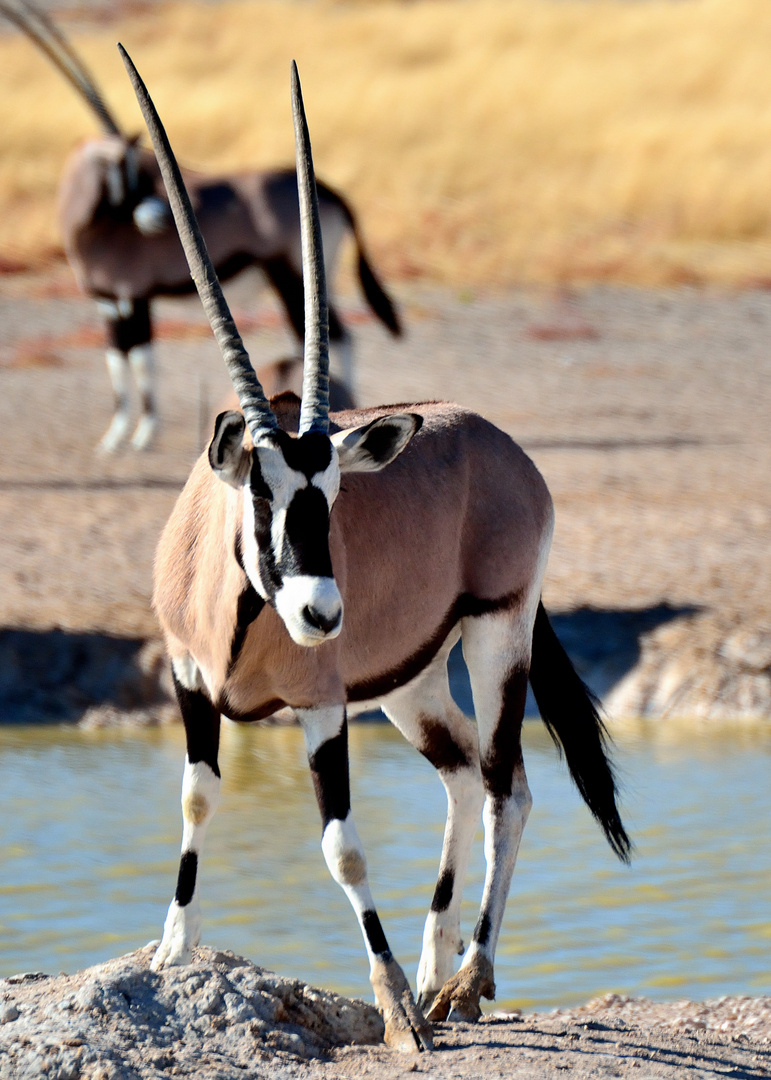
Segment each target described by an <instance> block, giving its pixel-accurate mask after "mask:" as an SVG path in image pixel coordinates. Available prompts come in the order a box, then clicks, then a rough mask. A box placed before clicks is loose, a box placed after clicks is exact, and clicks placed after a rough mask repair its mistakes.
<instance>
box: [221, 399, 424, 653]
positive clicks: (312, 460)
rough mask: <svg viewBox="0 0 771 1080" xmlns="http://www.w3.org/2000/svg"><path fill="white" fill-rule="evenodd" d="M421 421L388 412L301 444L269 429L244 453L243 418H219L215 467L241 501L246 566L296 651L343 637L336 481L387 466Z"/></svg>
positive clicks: (231, 415)
mask: <svg viewBox="0 0 771 1080" xmlns="http://www.w3.org/2000/svg"><path fill="white" fill-rule="evenodd" d="M422 422H423V421H422V418H421V417H420V416H418V415H416V414H415V413H392V414H387V415H385V416H381V417H377V418H376V419H375V420H371V421H370V422H369V423H368V424H364V425H363V426H362V427H359V428H349V429H347V430H346V431H338V432H337V433H336V434H335V435H333V436H332V438H330V437H329V436H328V435H324V434H322V433H321V432H318V431H313V432H306V433H305V434H303V435H300V436H299V437H297V438H295V437H294V436H292V435H289V434H288V433H287V432H285V431H281V430H275V429H273V430H270V431H267V432H261V433H258V435H257V443H256V446H255V447H254V449H252V450H247V449H246V448H245V447H244V446H243V443H242V439H243V434H244V426H245V425H244V417H243V415H242V414H241V413H236V412H228V413H221V414H220V416H218V417H217V422H216V425H215V430H214V438H213V439H212V441H211V444H210V446H209V464H210V465H211V467H212V469H213V470H214V472H215V474H216V475H217V476H219V478H220V479H221V480H223V481H224V482H225V483H227V484H230V485H231V487H234V488H236V489H237V490H238V491H239V492H241V493H242V498H243V518H242V535H241V546H240V558H241V561H242V565H243V568H244V570H245V572H246V574H247V576H248V577H249V580H250V581H251V583H252V585H253V586H254V588H255V590H256V591H257V593H258V594H259V595H260V596H261V597H262V598H263V600H266V601H267V602H268V603H269V604H272V605H273V607H274V608H275V609H276V611H277V612H278V614H279V615H280V616H281V618H282V620H283V622H284V625H285V626H286V628H287V630H288V631H289V634H290V635H291V637H292V640H293V641H296V642H297V644H298V645H305V646H313V645H320V644H321V643H322V642H324V641H329V640H331V639H332V638H335V637H337V635H338V634H339V633H340V630H341V629H342V624H343V602H342V599H341V597H340V591H339V589H338V587H337V583H336V582H335V579H334V574H333V572H332V559H331V557H330V553H329V515H330V511H331V510H332V505H333V503H334V501H335V499H336V498H337V494H338V492H339V490H340V474H341V473H345V472H377V471H378V470H380V469H382V468H384V467H385V466H386V465H388V464H389V463H390V462H391V461H393V460H394V458H395V457H398V455H399V454H400V453H401V452H402V450H403V449H404V448H405V446H407V444H408V443H409V441H410V439H411V438H412V436H413V435H414V434H415V432H416V431H417V430H418V429H419V428H420V426H421V424H422Z"/></svg>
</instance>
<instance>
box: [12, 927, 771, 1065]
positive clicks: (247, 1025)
mask: <svg viewBox="0 0 771 1080" xmlns="http://www.w3.org/2000/svg"><path fill="white" fill-rule="evenodd" d="M152 951H153V950H152V947H147V948H145V949H140V950H138V951H137V952H135V953H130V954H129V955H128V956H124V957H120V958H118V959H116V960H110V961H108V962H107V963H106V964H100V965H97V966H96V967H93V968H89V969H88V970H86V971H83V972H79V973H78V974H77V975H66V976H58V977H51V976H46V975H44V974H42V973H40V972H37V973H35V972H31V973H27V974H26V975H21V976H12V977H11V978H10V979H4V980H0V1078H2V1080H33V1078H34V1080H37V1078H38V1077H51V1078H56V1080H140V1078H141V1080H151V1078H152V1080H156V1078H161V1077H173V1076H179V1077H196V1078H197V1080H236V1078H240V1077H252V1078H254V1077H270V1078H271V1080H287V1078H289V1077H298V1078H301V1080H344V1078H348V1077H351V1078H353V1077H369V1078H370V1080H397V1078H399V1077H403V1076H404V1075H405V1074H407V1073H420V1074H423V1075H426V1076H433V1077H436V1078H437V1080H445V1078H447V1080H450V1078H453V1080H454V1078H457V1080H475V1078H477V1077H479V1078H484V1080H497V1078H499V1077H515V1078H519V1077H521V1078H522V1080H526V1078H528V1080H547V1078H553V1077H555V1076H556V1075H557V1074H558V1073H563V1072H569V1073H570V1075H571V1076H572V1077H574V1078H575V1080H589V1078H595V1077H596V1078H599V1077H626V1076H630V1077H634V1078H635V1080H646V1078H648V1077H662V1078H672V1080H674V1078H678V1080H679V1078H681V1077H683V1076H688V1077H693V1078H694V1080H697V1078H698V1080H706V1078H708V1077H709V1078H712V1077H714V1078H717V1077H727V1076H730V1077H735V1078H737V1080H749V1078H750V1077H763V1076H767V1075H768V1073H769V1071H770V1070H771V998H755V999H751V998H721V999H719V1000H718V1001H710V1002H704V1003H694V1002H690V1001H681V1002H676V1003H673V1004H669V1005H660V1004H658V1005H655V1004H653V1003H652V1002H650V1001H646V1000H645V999H637V1000H632V999H629V998H624V997H619V996H617V995H613V994H611V995H608V996H607V997H604V998H600V999H598V1000H596V1001H591V1002H589V1003H588V1004H587V1005H585V1006H583V1007H581V1008H578V1009H570V1010H557V1011H556V1012H553V1013H548V1014H544V1013H541V1014H537V1013H535V1014H524V1015H523V1014H519V1013H508V1014H496V1015H492V1016H487V1017H485V1018H484V1020H483V1021H482V1022H481V1023H479V1024H476V1025H473V1024H438V1025H437V1026H436V1028H435V1050H434V1052H433V1053H431V1054H421V1055H417V1054H415V1055H404V1054H401V1053H398V1052H395V1051H390V1050H388V1049H386V1048H385V1047H384V1046H382V1044H380V1045H370V1044H373V1043H378V1041H379V1039H380V1038H381V1037H382V1022H381V1020H380V1017H379V1016H378V1014H377V1013H376V1011H375V1010H374V1009H373V1007H372V1006H371V1005H367V1004H366V1003H364V1002H361V1001H350V1000H348V999H346V998H343V997H340V996H339V995H335V994H330V993H329V992H327V991H323V990H317V989H314V988H313V987H309V986H307V985H306V984H304V983H301V982H298V981H297V980H292V979H285V978H282V977H281V976H277V975H273V974H272V973H270V972H266V971H264V969H262V968H258V967H256V966H255V965H254V964H252V963H251V962H250V961H248V960H244V959H242V958H240V957H237V956H234V955H233V954H232V953H221V952H216V951H215V950H213V949H198V950H196V956H195V961H194V963H193V964H191V965H189V966H187V967H182V968H172V969H171V970H170V971H164V972H162V973H159V974H153V973H152V972H151V971H150V970H149V967H148V965H149V961H150V957H151V955H152Z"/></svg>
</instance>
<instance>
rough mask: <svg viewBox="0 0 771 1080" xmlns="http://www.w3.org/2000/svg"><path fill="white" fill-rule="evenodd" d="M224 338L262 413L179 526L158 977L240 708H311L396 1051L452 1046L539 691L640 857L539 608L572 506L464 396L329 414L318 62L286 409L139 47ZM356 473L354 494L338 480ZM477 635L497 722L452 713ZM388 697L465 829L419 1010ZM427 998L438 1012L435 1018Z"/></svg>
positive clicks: (188, 940) (597, 730)
mask: <svg viewBox="0 0 771 1080" xmlns="http://www.w3.org/2000/svg"><path fill="white" fill-rule="evenodd" d="M124 60H125V61H126V66H127V68H128V70H129V72H130V75H131V78H132V82H133V84H134V88H135V90H136V93H137V97H138V98H139V100H140V104H141V107H142V111H143V113H144V115H145V119H146V121H147V124H148V127H149V129H150V132H151V135H152V139H153V144H154V146H155V149H156V153H157V155H158V160H159V161H160V163H161V169H162V171H163V175H164V180H165V182H166V184H167V187H168V190H169V196H170V201H171V205H172V207H173V211H174V216H175V219H176V221H177V226H178V228H179V230H180V235H181V237H182V240H183V243H184V246H185V250H186V252H187V254H188V259H189V260H190V268H191V273H192V276H193V279H194V280H195V282H196V285H197V286H198V289H199V292H200V295H201V299H202V301H203V304H204V307H205V308H206V311H207V313H208V315H209V318H210V321H211V325H212V329H213V331H214V334H215V336H216V337H217V340H218V342H219V344H220V347H221V349H222V353H223V356H224V359H225V362H226V364H227V366H228V369H229V371H230V373H231V377H232V379H233V383H234V386H235V389H236V391H237V393H238V395H239V400H240V402H241V406H242V410H243V412H228V413H223V414H221V415H220V416H219V417H218V418H217V421H216V424H215V429H214V436H213V438H212V441H211V444H210V446H209V449H208V453H206V454H204V455H202V457H201V458H200V460H199V461H198V463H197V464H196V465H195V466H194V468H193V471H192V473H191V475H190V478H189V480H188V481H187V484H186V485H185V488H184V490H183V491H182V494H181V495H180V497H179V500H178V502H177V504H176V506H175V508H174V510H173V512H172V515H171V518H170V519H169V522H168V524H167V525H166V528H165V530H164V532H163V535H162V537H161V541H160V545H159V548H158V556H157V561H156V579H155V596H154V603H155V608H156V611H157V613H158V617H159V619H160V622H161V625H162V627H163V631H164V634H165V638H166V642H167V645H168V650H169V653H170V656H171V662H172V667H173V672H174V681H175V685H176V690H177V695H178V699H179V705H180V709H181V712H182V717H183V720H184V724H185V731H186V735H187V759H186V763H185V773H184V780H183V786H182V812H183V819H184V830H183V839H182V857H181V862H180V868H179V878H178V881H177V890H176V894H175V896H174V899H173V900H172V902H171V906H170V908H169V912H168V916H167V918H166V923H165V926H164V931H163V940H162V942H161V944H160V946H159V948H158V951H157V953H156V954H155V957H154V960H153V963H154V965H155V967H156V968H161V967H163V966H164V965H167V964H184V963H187V962H189V960H190V955H191V949H192V947H193V946H194V945H195V944H196V943H197V942H198V940H199V934H200V925H201V917H200V909H199V901H198V863H199V859H200V856H201V850H202V845H203V841H204V834H205V832H206V828H207V826H208V824H209V822H210V820H211V817H212V815H213V813H214V811H215V808H216V806H217V801H218V798H219V788H220V770H219V766H218V763H217V750H218V740H219V730H220V718H221V716H222V715H226V716H228V717H230V718H231V719H233V720H259V719H261V718H263V717H265V716H267V715H268V714H269V713H271V712H273V711H274V710H275V709H276V708H277V707H279V706H282V705H290V706H292V707H293V708H294V709H295V711H296V713H297V716H298V718H299V721H300V724H301V725H302V730H303V733H304V737H305V743H306V747H307V752H308V758H309V762H310V769H311V775H312V777H313V783H314V787H315V791H316V796H317V799H318V804H319V809H320V811H321V819H322V826H323V831H322V840H321V847H322V850H323V853H324V856H325V858H326V861H327V865H328V867H329V870H330V873H331V874H332V876H333V878H334V879H335V880H336V881H337V882H339V884H340V885H341V886H342V887H343V889H344V890H345V892H346V894H347V895H348V898H349V899H350V902H351V904H352V905H353V908H354V910H355V912H356V915H357V917H358V919H359V923H360V925H361V930H362V933H363V935H364V942H365V945H366V949H367V953H368V956H369V961H370V966H371V967H370V979H371V982H372V986H373V988H374V991H375V997H376V999H377V1002H378V1004H379V1006H380V1008H381V1009H382V1011H383V1014H384V1018H385V1022H386V1041H387V1042H388V1043H389V1044H390V1045H394V1046H398V1047H400V1048H403V1049H415V1048H418V1049H421V1048H430V1046H431V1028H430V1024H429V1021H431V1020H433V1019H439V1020H441V1019H445V1018H447V1017H450V1018H456V1019H463V1020H473V1019H476V1018H478V1017H479V1015H480V1005H479V1003H480V998H482V997H487V998H492V997H493V996H494V993H495V982H494V975H493V961H494V957H495V948H496V943H497V941H498V934H499V931H500V927H501V920H502V918H503V913H504V907H505V904H506V898H507V895H508V891H509V885H510V882H511V876H512V872H513V870H514V862H515V859H516V856H517V850H518V848H519V843H520V838H521V836H522V830H523V827H524V825H525V822H526V820H527V817H528V813H529V811H530V805H531V798H530V792H529V789H528V785H527V779H526V777H525V768H524V764H523V761H522V749H521V742H520V732H521V726H522V720H523V714H524V708H525V691H526V687H527V682H528V677H529V679H530V682H531V685H532V687H533V690H534V692H535V696H536V700H537V702H538V705H539V708H540V710H541V715H542V716H543V718H544V720H545V722H546V724H547V726H548V728H549V730H550V732H551V733H552V735H553V737H554V738H555V740H556V741H558V745H559V743H561V744H562V746H563V747H564V750H565V753H566V756H567V761H568V765H569V767H570V771H571V774H572V776H573V779H574V780H575V782H576V784H577V785H578V788H579V790H580V792H581V794H582V795H583V797H584V799H585V801H586V803H587V804H588V806H589V808H590V810H591V811H592V813H593V814H594V815H595V817H596V818H597V820H598V821H599V823H600V825H601V826H602V828H603V829H604V831H605V834H606V836H607V838H608V840H609V842H610V844H611V847H612V848H613V849H614V851H615V852H616V854H618V855H619V856H620V857H621V858H622V859H627V858H628V853H629V846H630V845H629V839H628V837H627V835H626V832H625V831H624V827H623V825H622V823H621V820H620V818H619V814H618V810H617V808H616V800H615V784H614V778H613V774H612V771H611V768H610V765H609V763H608V760H607V757H606V754H605V750H604V747H603V737H604V731H603V727H602V724H601V722H600V719H599V717H598V714H597V711H596V709H595V707H594V705H593V703H592V701H591V699H590V697H589V695H588V693H587V691H586V689H585V687H584V686H583V684H582V683H581V681H580V680H579V678H578V677H577V675H576V673H575V671H574V670H573V668H572V666H571V663H570V661H569V659H568V657H567V656H566V654H565V652H564V651H563V649H562V648H561V646H560V644H559V642H558V640H557V638H556V637H555V635H554V632H553V630H552V628H551V626H550V624H549V620H548V618H547V615H546V612H545V611H544V608H543V605H542V603H541V600H540V595H541V584H542V579H543V574H544V569H545V566H546V559H547V555H548V551H549V544H550V540H551V533H552V502H551V498H550V497H549V492H548V491H547V489H546V485H545V483H544V481H543V480H542V478H541V476H540V474H539V473H538V471H537V469H536V467H535V466H534V465H533V463H532V462H531V461H530V459H529V458H528V457H527V456H526V455H525V454H524V453H523V451H522V450H521V449H520V448H519V447H518V446H516V445H515V444H514V443H513V442H512V440H511V439H510V438H509V437H508V435H505V434H504V433H503V432H502V431H499V430H498V429H497V428H496V427H494V426H493V425H492V424H490V423H488V422H487V421H486V420H483V419H482V417H481V416H477V415H476V414H474V413H472V412H469V411H467V410H466V409H463V408H461V407H460V406H458V405H451V404H444V403H437V402H429V403H422V404H415V405H409V406H403V405H393V406H385V407H383V408H376V409H364V410H360V411H356V412H354V411H351V412H343V413H337V414H335V415H333V416H330V415H329V409H328V403H327V369H328V342H327V331H326V303H325V295H326V294H325V285H324V265H323V259H322V256H321V251H320V243H321V236H320V229H319V223H318V215H317V207H316V204H315V200H314V187H313V172H312V162H311V155H310V143H309V140H308V134H307V127H306V122H305V114H304V111H303V107H302V101H301V98H300V88H299V82H298V80H297V72H296V68H295V66H294V65H292V101H293V111H294V117H295V131H296V143H297V168H298V175H299V177H300V193H301V207H302V221H303V264H304V277H305V282H306V293H305V299H306V305H307V307H306V324H307V326H308V334H307V337H306V341H305V372H304V383H303V395H302V402H300V401H298V400H297V398H295V397H294V396H293V395H287V396H283V397H279V398H276V399H274V400H273V401H272V402H270V403H269V402H268V401H267V400H266V399H265V397H264V395H263V393H262V390H261V387H260V385H259V383H258V382H257V379H256V376H255V373H254V369H253V368H252V366H251V363H250V361H249V358H248V356H247V355H246V352H245V350H244V348H243V345H242V343H241V340H240V338H239V336H238V333H237V331H236V328H235V325H234V324H233V321H232V319H231V317H230V313H229V311H228V309H227V307H226V304H225V301H224V297H223V295H222V293H221V290H220V289H219V287H218V285H217V280H216V276H215V274H214V271H213V268H212V266H211V262H210V261H209V259H208V256H207V254H206V249H205V247H204V245H203V242H202V240H201V236H200V231H199V230H198V228H197V225H196V221H195V217H194V215H193V213H192V209H191V207H190V203H189V201H188V199H187V197H186V193H185V190H184V186H183V184H182V180H181V177H180V174H179V170H178V169H177V167H176V163H175V161H174V158H173V156H172V153H171V149H170V147H169V144H168V140H167V138H166V134H165V132H164V130H163V127H162V125H161V123H160V121H159V119H158V117H157V114H156V112H155V109H154V107H153V105H152V102H151V101H150V99H149V97H148V95H147V91H146V89H145V87H144V84H143V83H142V81H141V79H140V78H139V76H138V75H137V73H136V70H135V69H134V67H133V65H132V64H131V61H130V60H129V59H128V58H127V57H126V56H125V53H124ZM341 478H342V483H341ZM460 637H462V640H463V652H464V656H465V659H466V663H467V665H468V669H469V673H470V676H471V685H472V689H473V695H474V706H475V711H476V721H477V722H476V726H475V725H474V724H473V723H472V722H471V721H470V720H468V719H467V718H466V717H465V716H464V715H463V714H462V712H461V711H460V709H459V708H458V707H457V706H456V705H455V704H454V703H453V700H452V697H451V695H450V689H449V684H448V676H447V658H448V654H449V652H450V649H451V648H452V646H453V645H454V644H455V642H456V641H457V640H458V638H460ZM365 700H366V701H369V700H373V701H377V702H379V703H380V705H381V706H382V708H383V710H384V711H385V713H386V715H387V716H388V717H389V719H390V720H391V721H392V722H393V723H394V724H395V725H396V727H397V728H398V729H399V730H400V731H401V732H402V733H403V734H404V736H405V737H406V738H407V739H408V740H409V741H410V742H411V743H412V744H413V746H415V747H416V748H417V749H418V750H419V751H420V752H421V753H422V754H424V755H425V757H426V758H428V760H429V761H430V762H431V763H432V764H433V765H434V766H435V767H436V769H437V770H438V772H439V776H440V778H441V780H442V782H443V784H444V786H445V788H446V791H447V803H448V817H447V826H446V831H445V835H444V844H443V849H442V855H441V862H440V867H439V878H438V881H437V885H436V890H435V892H434V897H433V901H432V904H431V910H430V912H429V915H428V919H427V922H426V926H425V932H424V938H423V951H422V956H421V959H420V967H419V971H418V984H417V988H418V994H419V997H418V1002H417V1004H416V1003H415V1001H414V1000H413V997H412V994H411V992H410V989H409V985H408V983H407V980H406V978H405V976H404V974H403V972H402V970H401V968H400V967H399V966H398V964H397V962H396V960H395V959H394V958H393V956H392V954H391V950H390V949H389V947H388V942H387V939H386V936H385V933H384V931H383V928H382V926H381V923H380V920H379V918H378V915H377V911H376V908H375V902H374V900H373V898H372V894H371V892H370V889H369V885H368V883H367V864H366V860H365V856H364V852H363V850H362V846H361V843H360V842H359V838H358V836H357V833H356V828H355V826H354V822H353V817H352V813H351V804H350V794H349V776H348V748H347V727H346V704H347V702H358V701H365ZM480 813H482V814H483V820H484V828H485V855H486V860H487V871H486V877H485V885H484V895H483V899H482V906H481V911H480V913H479V919H478V921H477V924H476V927H475V929H474V931H473V934H472V938H471V943H470V945H469V947H468V948H467V949H466V951H465V954H464V955H463V961H462V963H461V966H460V970H459V971H458V972H457V973H454V958H455V956H456V954H458V953H460V952H461V951H462V944H461V935H460V904H461V892H462V888H463V881H464V875H465V873H466V868H467V865H468V860H469V850H470V846H471V842H472V838H473V835H474V832H475V829H476V826H477V823H478V820H479V815H480ZM428 1008H430V1012H429V1013H428V1020H426V1019H425V1018H424V1013H423V1010H425V1009H428Z"/></svg>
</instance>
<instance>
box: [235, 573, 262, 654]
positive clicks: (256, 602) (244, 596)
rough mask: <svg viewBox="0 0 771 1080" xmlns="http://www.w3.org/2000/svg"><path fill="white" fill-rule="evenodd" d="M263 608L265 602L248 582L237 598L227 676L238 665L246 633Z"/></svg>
mask: <svg viewBox="0 0 771 1080" xmlns="http://www.w3.org/2000/svg"><path fill="white" fill-rule="evenodd" d="M264 607H265V601H264V600H263V598H262V597H261V596H260V595H259V593H258V592H257V591H256V590H255V588H254V586H253V585H252V584H251V582H250V583H249V584H248V585H247V586H246V588H245V589H244V591H243V592H242V593H241V595H240V596H239V598H238V610H237V613H236V625H235V627H234V628H233V638H232V640H231V642H230V660H229V661H228V675H232V674H233V668H234V667H235V666H236V664H237V663H238V658H239V656H240V655H241V649H242V648H243V646H244V641H245V640H246V633H247V631H248V629H249V627H250V626H251V625H252V623H253V622H254V620H255V619H256V618H257V616H258V615H259V614H260V612H261V611H262V609H263V608H264Z"/></svg>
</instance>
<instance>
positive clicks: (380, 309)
mask: <svg viewBox="0 0 771 1080" xmlns="http://www.w3.org/2000/svg"><path fill="white" fill-rule="evenodd" d="M354 236H356V232H355V229H354ZM356 243H357V245H358V248H359V281H360V282H361V287H362V289H363V290H364V295H365V296H366V298H367V302H368V303H369V306H370V307H371V308H372V310H373V311H374V312H375V314H376V315H377V317H378V318H379V319H380V321H381V322H383V323H385V325H386V326H387V327H388V329H389V330H390V331H391V333H392V334H393V335H394V337H399V335H400V334H401V332H402V324H401V322H400V321H399V316H398V314H397V312H396V308H395V307H394V305H393V301H392V300H391V298H390V296H389V295H388V294H387V293H386V291H385V289H384V288H383V286H382V285H381V284H380V282H379V281H378V279H377V277H376V276H375V271H374V270H373V269H372V267H371V266H370V264H369V262H368V260H367V256H366V255H365V254H364V249H363V247H362V246H361V243H360V241H359V237H358V236H356Z"/></svg>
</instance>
